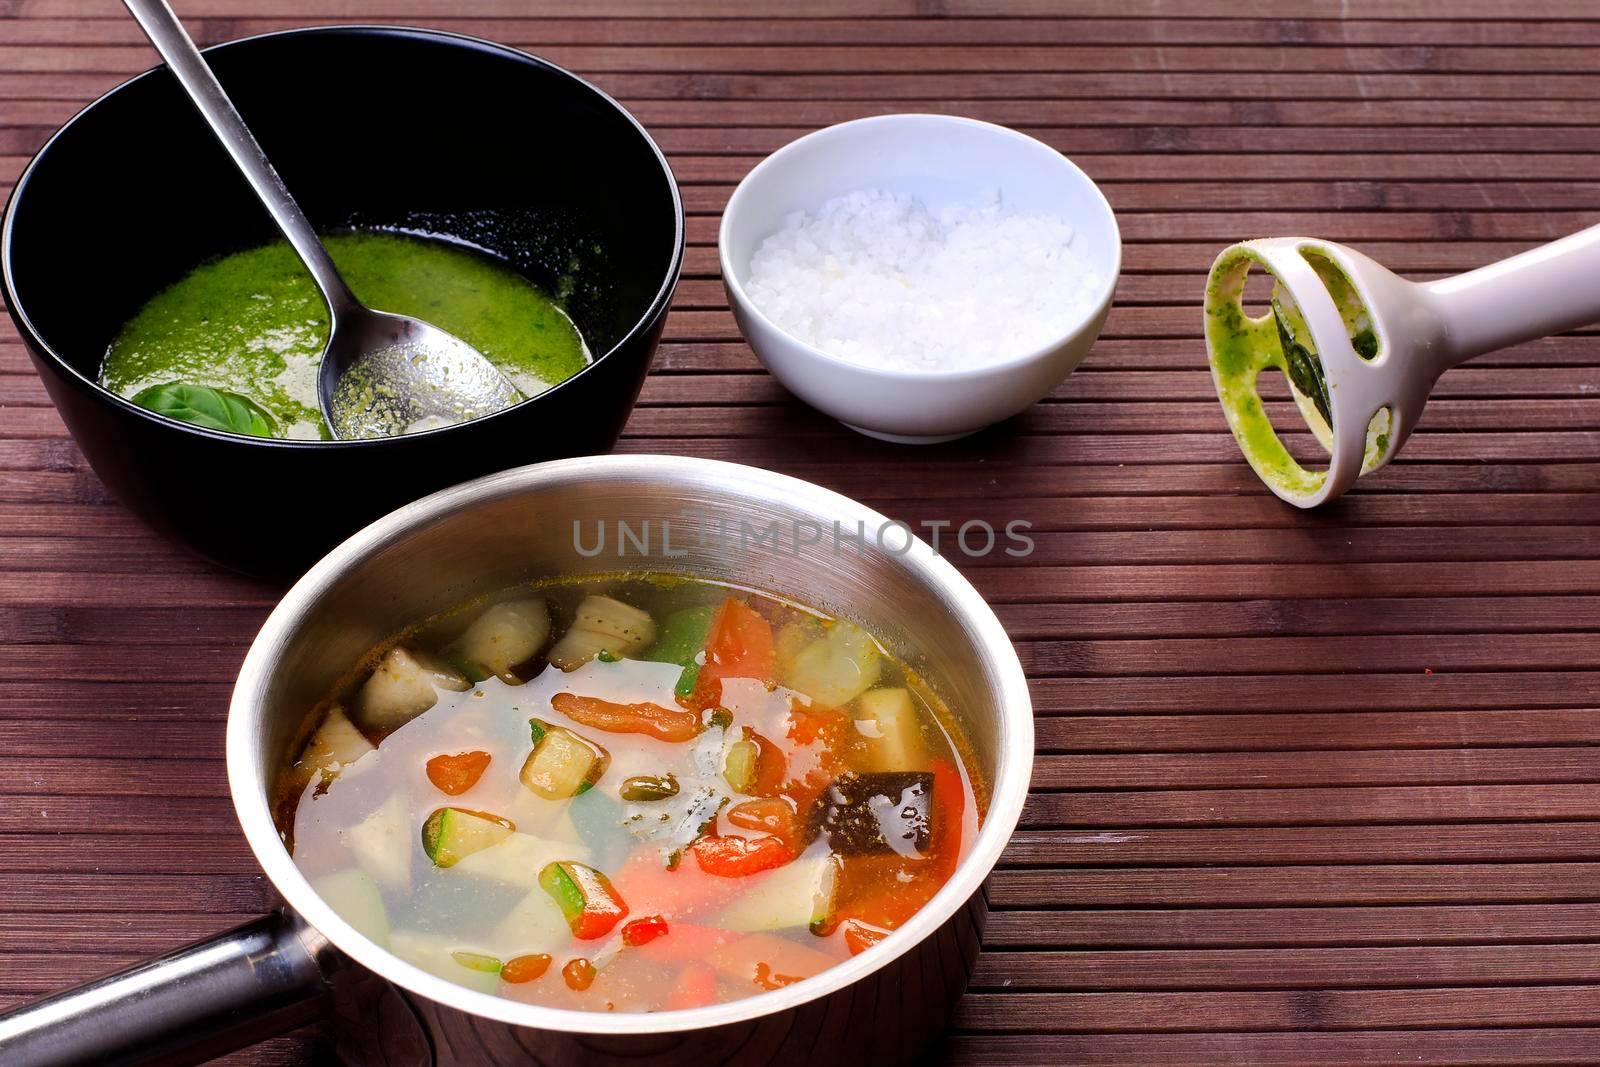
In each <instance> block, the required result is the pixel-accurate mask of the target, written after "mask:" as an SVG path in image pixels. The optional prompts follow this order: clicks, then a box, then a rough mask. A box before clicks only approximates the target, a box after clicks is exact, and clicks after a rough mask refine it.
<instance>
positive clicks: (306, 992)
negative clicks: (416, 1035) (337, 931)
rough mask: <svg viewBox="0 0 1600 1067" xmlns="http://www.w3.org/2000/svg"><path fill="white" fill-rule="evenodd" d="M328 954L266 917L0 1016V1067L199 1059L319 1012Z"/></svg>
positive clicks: (295, 925)
mask: <svg viewBox="0 0 1600 1067" xmlns="http://www.w3.org/2000/svg"><path fill="white" fill-rule="evenodd" d="M335 959H336V953H335V952H334V950H333V949H332V946H330V945H329V944H328V942H327V941H326V940H325V939H324V938H322V936H321V935H320V934H318V933H317V932H316V931H314V930H312V929H311V928H310V927H308V926H306V925H305V923H304V922H302V921H301V920H300V919H299V918H298V917H297V916H294V915H290V914H285V913H277V914H273V915H268V916H266V917H264V918H261V919H256V920H255V921H253V922H249V923H246V924H245V925H243V926H240V927H238V928H237V929H234V930H229V931H228V932H227V933H224V934H218V935H217V936H216V937H212V938H208V939H206V940H204V941H197V942H195V943H194V944H192V945H189V946H187V947H185V948H180V949H178V950H176V951H174V952H169V953H167V954H166V955H165V956H158V957H156V958H155V959H152V960H146V961H145V962H144V963H139V964H135V965H134V966H132V967H129V968H128V969H127V970H123V971H118V972H117V973H115V974H109V975H106V976H105V977H103V978H97V979H95V980H94V981H92V982H88V983H85V984H84V985H81V986H78V987H77V988H76V989H69V990H67V991H66V992H63V993H56V994H54V995H53V996H48V997H45V998H44V999H42V1000H36V1001H34V1002H33V1003H31V1004H25V1005H23V1006H22V1007H20V1008H17V1009H16V1010H14V1011H11V1012H8V1013H6V1014H4V1015H0V1063H4V1064H13V1063H15V1064H27V1065H28V1067H68V1065H73V1067H76V1065H79V1064H97V1065H100V1064H104V1065H110V1064H142V1063H160V1064H172V1065H187V1064H194V1063H203V1062H204V1061H206V1060H209V1059H213V1058H215V1057H217V1056H221V1055H224V1054H226V1053H228V1052H232V1051H234V1050H235V1049H240V1048H243V1047H245V1046H246V1045H250V1044H254V1043H255V1042H257V1041H262V1040H265V1039H266V1038H268V1037H272V1036H273V1035H275V1034H281V1033H284V1032H285V1031H288V1030H292V1029H294V1028H295V1027H298V1026H302V1025H304V1024H306V1023H308V1022H312V1021H314V1020H315V1019H317V1018H318V1017H320V1016H321V1015H322V1014H323V1012H324V1011H325V1010H326V1004H327V1001H328V994H329V992H330V986H329V984H328V973H329V971H331V969H332V967H331V964H332V962H333V961H334V960H335Z"/></svg>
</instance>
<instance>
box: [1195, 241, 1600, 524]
mask: <svg viewBox="0 0 1600 1067" xmlns="http://www.w3.org/2000/svg"><path fill="white" fill-rule="evenodd" d="M1252 263H1255V264H1259V265H1260V266H1263V267H1265V268H1266V269H1267V271H1268V272H1270V273H1271V274H1272V276H1273V278H1274V282H1275V284H1274V287H1273V294H1272V309H1271V311H1270V312H1269V313H1268V314H1267V315H1265V316H1262V317H1260V318H1256V319H1251V318H1248V317H1246V316H1244V315H1243V312H1242V309H1241V308H1240V306H1239V299H1240V297H1241V296H1242V295H1243V291H1244V283H1245V275H1246V274H1247V273H1248V271H1249V268H1250V266H1251V264H1252ZM1596 277H1600V226H1594V227H1591V228H1589V229H1587V230H1584V231H1582V232H1580V233H1575V234H1572V235H1571V236H1570V237H1563V238H1562V239H1561V240H1559V241H1552V242H1551V243H1550V244H1547V245H1542V246H1540V247H1538V248H1534V249H1530V250H1529V251H1527V252H1523V253H1521V254H1520V255H1516V256H1512V257H1511V258H1509V259H1505V260H1501V261H1500V262H1498V263H1491V264H1489V265H1488V266H1486V267H1479V268H1478V269H1477V270H1472V271H1468V272H1466V273H1465V274H1458V275H1455V276H1454V277H1451V278H1443V279H1441V280H1439V281H1433V282H1411V281H1407V280H1406V279H1404V278H1401V277H1399V276H1398V275H1396V274H1394V273H1393V272H1391V271H1389V270H1388V269H1387V268H1385V267H1384V266H1383V265H1382V264H1380V263H1377V262H1375V261H1374V260H1372V259H1370V258H1368V257H1367V256H1365V255H1363V254H1361V253H1360V252H1357V251H1356V250H1355V249H1353V248H1349V247H1347V246H1345V245H1341V244H1336V243H1334V242H1332V241H1319V240H1315V239H1312V238H1309V237H1273V238H1266V239H1263V240H1257V241H1246V242H1244V243H1243V244H1237V245H1234V246H1232V247H1231V248H1228V249H1225V250H1224V251H1223V252H1222V253H1221V254H1220V255H1219V256H1217V260H1216V263H1214V264H1213V265H1212V268H1211V280H1210V283H1209V284H1208V286H1207V289H1206V345H1207V348H1208V349H1209V351H1210V356H1211V370H1212V376H1213V378H1214V379H1215V382H1216V385H1217V390H1218V392H1219V394H1221V395H1222V398H1223V408H1224V410H1225V411H1226V412H1227V416H1228V422H1229V425H1230V426H1231V427H1232V428H1233V431H1234V436H1235V437H1236V438H1237V439H1238V441H1239V444H1240V446H1241V447H1242V448H1243V450H1244V453H1245V458H1247V459H1248V460H1249V461H1250V465H1251V466H1252V467H1254V468H1255V470H1256V473H1257V474H1259V475H1261V478H1262V480H1263V481H1265V482H1266V483H1267V485H1268V487H1269V488H1271V489H1272V491H1273V492H1274V493H1277V494H1278V496H1280V497H1282V498H1283V499H1284V500H1287V501H1289V502H1290V503H1291V504H1295V505H1298V506H1299V507H1303V508H1304V507H1313V506H1315V505H1317V504H1321V503H1324V502H1326V501H1328V500H1332V499H1334V498H1335V497H1337V496H1339V495H1340V494H1342V493H1343V492H1344V491H1345V490H1347V489H1349V488H1350V486H1352V485H1353V484H1355V480H1356V479H1357V478H1358V477H1360V476H1361V475H1363V474H1368V473H1370V472H1372V471H1374V470H1377V469H1378V468H1379V467H1381V466H1383V465H1384V464H1385V463H1387V462H1389V460H1391V459H1392V458H1394V455H1395V453H1396V452H1398V451H1399V450H1400V446H1401V445H1403V444H1405V442H1406V439H1407V438H1408V437H1409V436H1410V435H1411V431H1412V430H1413V429H1414V428H1415V427H1416V425H1417V419H1418V418H1420V417H1421V415H1422V408H1423V405H1424V404H1425V403H1426V402H1427V400H1428V394H1429V393H1431V392H1432V391H1433V387H1434V384H1435V383H1436V382H1437V381H1438V380H1439V376H1440V375H1442V374H1443V373H1444V372H1445V371H1447V370H1449V369H1450V368H1451V367H1455V366H1458V365H1459V364H1461V363H1464V362H1466V361H1467V360H1469V359H1471V358H1472V357H1473V356H1478V355H1482V354H1483V353H1485V352H1492V351H1495V350H1496V349H1500V348H1505V347H1507V346H1509V345H1514V344H1520V343H1522V342H1524V341H1531V340H1534V339H1536V338H1540V337H1548V336H1550V335H1551V334H1555V333H1561V332H1563V331H1566V330H1571V329H1576V328H1577V327H1579V326H1583V325H1586V324H1588V323H1592V322H1596V321H1600V285H1597V284H1596V282H1595V279H1596ZM1271 367H1276V368H1278V369H1281V370H1282V371H1283V372H1284V374H1285V377H1287V378H1288V380H1289V385H1290V387H1291V389H1292V392H1293V395H1294V399H1295V403H1296V405H1297V406H1298V407H1299V409H1300V413H1301V415H1302V416H1304V418H1305V421H1306V424H1307V425H1308V426H1309V428H1310V429H1311V431H1312V434H1313V435H1314V436H1315V437H1316V438H1317V440H1318V441H1319V442H1320V443H1321V444H1322V446H1323V448H1325V449H1327V450H1328V453H1329V465H1328V469H1327V470H1326V471H1314V470H1307V469H1306V468H1305V467H1303V466H1301V465H1300V463H1299V462H1298V461H1296V460H1295V459H1293V458H1292V457H1290V456H1289V455H1288V453H1287V451H1286V450H1285V449H1284V447H1283V445H1282V442H1280V441H1279V440H1278V438H1277V436H1276V434H1275V433H1274V432H1271V431H1270V430H1267V428H1266V427H1265V425H1264V424H1265V420H1266V415H1265V413H1264V409H1263V406H1262V404H1261V403H1260V395H1259V394H1258V393H1256V392H1255V385H1254V380H1255V376H1256V375H1258V374H1260V373H1261V372H1262V371H1264V370H1267V369H1268V368H1271ZM1230 400H1231V401H1233V402H1230ZM1240 401H1242V402H1240Z"/></svg>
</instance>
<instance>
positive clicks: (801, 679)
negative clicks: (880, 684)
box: [784, 620, 883, 708]
mask: <svg viewBox="0 0 1600 1067" xmlns="http://www.w3.org/2000/svg"><path fill="white" fill-rule="evenodd" d="M882 672H883V658H882V657H881V656H880V655H879V654H878V646H877V643H876V642H874V641H873V640H872V636H871V635H870V634H868V633H867V632H866V631H865V630H863V629H861V627H859V626H853V625H851V624H850V623H848V622H845V621H843V620H840V621H839V622H836V623H834V624H833V627H832V628H831V629H829V630H828V632H827V634H826V636H824V637H823V638H822V639H821V640H820V641H813V642H812V643H811V644H810V645H808V646H806V647H805V648H804V649H802V650H801V651H800V652H799V653H798V654H797V655H796V656H795V658H794V663H793V665H792V666H791V667H790V668H789V672H788V676H787V677H786V678H785V679H784V682H785V684H787V685H788V686H789V688H791V689H795V690H798V691H799V692H801V693H804V694H805V695H806V696H808V697H810V698H811V699H812V700H813V701H815V702H816V703H817V704H818V705H820V706H822V707H825V708H842V707H844V706H845V705H846V704H848V703H850V701H852V700H854V699H855V698H856V697H858V696H860V695H861V694H862V693H864V692H866V691H867V690H868V689H870V688H872V686H873V685H874V684H875V683H876V682H877V680H878V675H879V674H881V673H882Z"/></svg>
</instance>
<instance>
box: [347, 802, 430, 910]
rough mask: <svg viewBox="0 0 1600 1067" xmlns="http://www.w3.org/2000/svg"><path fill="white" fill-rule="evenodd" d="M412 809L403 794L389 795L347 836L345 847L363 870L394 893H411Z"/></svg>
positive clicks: (348, 832)
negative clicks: (346, 846) (348, 848)
mask: <svg viewBox="0 0 1600 1067" xmlns="http://www.w3.org/2000/svg"><path fill="white" fill-rule="evenodd" d="M411 828H412V822H411V809H410V805H409V804H408V803H407V797H406V794H405V793H404V792H394V793H391V794H389V799H388V800H386V801H384V802H383V806H382V807H380V808H379V809H378V810H377V811H375V812H373V813H372V814H371V815H368V816H367V817H366V818H365V819H363V820H362V821H361V822H359V823H357V824H356V825H355V826H352V827H351V828H350V829H348V830H346V831H345V832H344V839H345V843H346V844H348V845H349V846H350V851H351V853H353V854H354V855H355V858H356V862H358V863H360V864H361V868H362V870H364V871H366V872H367V873H368V874H370V875H371V876H372V878H373V880H374V881H376V882H377V883H378V884H379V885H381V886H383V888H385V889H387V890H389V891H390V892H393V893H399V894H405V893H408V892H410V890H411V856H412V847H413V846H412V841H413V840H415V839H414V838H413V837H412V836H411Z"/></svg>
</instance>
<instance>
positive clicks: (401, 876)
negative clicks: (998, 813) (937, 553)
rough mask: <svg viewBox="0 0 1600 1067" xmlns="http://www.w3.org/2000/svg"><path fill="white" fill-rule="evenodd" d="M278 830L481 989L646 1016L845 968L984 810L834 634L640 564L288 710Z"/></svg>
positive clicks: (961, 842)
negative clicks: (298, 726)
mask: <svg viewBox="0 0 1600 1067" xmlns="http://www.w3.org/2000/svg"><path fill="white" fill-rule="evenodd" d="M311 721H312V722H313V723H314V729H313V730H312V731H311V736H310V738H309V740H308V741H307V742H306V743H305V745H304V747H303V750H302V751H301V752H300V754H299V757H298V759H297V760H296V761H295V762H294V763H293V765H292V766H291V767H289V768H288V770H287V771H286V772H285V773H284V775H283V781H282V784H281V790H280V795H279V802H278V808H277V810H278V822H279V830H280V832H281V833H282V835H283V838H284V840H285V842H286V843H287V844H288V845H289V847H290V849H291V851H292V853H293V856H294V859H295V862H296V863H297V864H298V865H299V866H300V868H301V869H302V870H303V871H304V872H305V874H306V875H307V877H308V878H309V879H311V881H312V883H313V885H314V886H315V888H316V889H317V891H318V893H319V894H320V895H321V896H322V898H323V899H324V900H325V901H326V902H327V903H328V904H329V905H330V906H332V907H333V908H334V910H335V911H337V912H338V913H339V914H340V915H341V916H342V917H343V918H345V919H346V920H347V921H349V922H350V923H351V924H352V925H353V926H355V927H356V928H357V929H358V930H361V931H362V932H363V933H364V934H366V935H367V936H368V937H370V938H372V939H373V940H374V941H377V942H378V943H379V944H382V945H385V946H386V947H387V948H388V949H389V950H390V951H392V952H393V953H395V954H396V955H398V956H400V957H401V958H403V959H405V960H407V961H409V962H411V963H413V964H415V965H416V966H418V967H420V968H422V969H423V970H426V971H429V972H431V973H433V974H436V975H439V976H441V977H443V978H447V979H449V980H451V981H454V982H457V983H460V984H462V985H465V986H469V987H471V988H474V989H479V990H482V991H483V992H486V993H495V994H498V995H500V996H504V997H509V998H512V999H516V1000H523V1001H528V1002H532V1003H538V1004H544V1005H549V1006H555V1007H563V1008H574V1009H581V1010H592V1011H663V1010H673V1009H678V1008H690V1007H699V1006H704V1005H707V1004H712V1003H717V1002H721V1001H729V1000H736V999H739V998H742V997H748V996H752V995H755V994H758V993H761V992H763V991H766V990H772V989H778V988H781V987H783V986H786V985H789V984H791V983H794V982H797V981H800V980H802V979H805V978H808V977H810V976H812V975H815V974H817V973H819V972H821V971H824V970H826V969H827V968H829V967H831V966H832V965H834V964H835V963H837V962H839V961H841V960H844V959H847V958H849V957H850V956H852V955H854V954H857V953H860V952H864V951H870V950H871V949H872V947H873V946H874V945H876V944H877V943H878V942H879V941H881V940H882V939H883V938H885V937H887V936H890V935H891V933H892V931H893V930H894V929H895V928H896V927H898V926H900V925H901V924H903V923H904V922H905V921H906V920H907V919H909V918H910V917H911V916H912V915H913V914H914V913H915V912H916V911H917V909H919V908H920V907H922V905H924V904H925V903H926V902H927V901H928V900H929V899H930V898H931V897H932V896H933V895H934V893H935V892H937V891H938V889H939V887H940V886H942V885H943V884H944V883H945V881H946V880H948V878H949V877H950V875H951V873H952V872H953V871H954V869H955V867H956V865H957V863H958V862H959V861H960V858H961V857H962V855H963V854H964V852H965V850H966V849H967V848H968V847H970V844H971V842H972V840H973V838H974V836H975V834H976V832H977V827H978V822H979V818H980V815H981V811H982V806H983V804H984V802H985V796H984V793H983V789H982V784H981V783H980V782H978V781H976V780H975V779H974V778H973V776H972V775H971V774H970V761H968V760H967V759H965V758H964V756H963V753H964V752H965V751H966V745H965V742H964V741H963V739H962V737H961V735H960V733H959V731H958V729H957V728H956V725H955V723H956V718H955V717H954V716H953V715H952V714H951V713H950V712H949V710H948V709H946V708H945V707H944V706H943V705H941V704H940V703H939V701H938V699H937V698H936V697H935V696H933V694H932V693H931V692H930V691H929V690H928V689H927V687H926V686H925V685H924V684H923V683H922V682H921V681H920V679H918V678H917V676H916V675H915V674H914V673H912V672H911V671H910V670H909V669H908V668H907V667H906V666H905V665H904V664H902V663H900V662H898V661H897V660H896V659H895V658H894V657H893V656H891V655H889V654H888V653H887V652H886V651H885V649H884V648H883V647H882V646H881V645H880V644H879V643H878V642H877V641H876V640H874V639H873V638H872V637H871V635H869V634H868V633H866V632H865V631H863V630H861V629H860V628H858V627H856V626H854V625H852V624H851V623H849V622H847V621H844V620H841V619H833V618H829V617H827V616H825V615H823V614H821V613H818V612H815V611H811V610H809V609H807V608H804V607H800V606H798V605H795V604H793V603H790V602H787V601H783V600H779V599H776V598H773V597H769V596H765V595H762V594H759V593H755V592H751V591H748V590H742V589H734V588H730V587H727V586H723V585H719V584H715V583H710V582H703V581H695V580H688V579H681V578H666V577H657V576H643V577H632V578H625V579H611V580H602V581H572V582H555V583H545V584H540V585H537V586H527V587H520V588H518V589H514V590H508V591H506V592H504V593H502V594H500V595H498V596H496V597H493V598H490V599H489V600H488V601H479V602H476V603H474V604H471V605H468V606H466V607H464V608H462V609H459V610H457V611H454V612H451V613H449V614H447V615H445V616H442V617H440V618H437V619H434V620H431V621H429V622H428V623H425V624H423V625H421V626H419V627H417V628H415V629H414V630H411V631H408V632H407V633H406V634H404V635H402V636H401V638H400V639H399V640H398V641H396V642H393V643H391V644H389V645H388V646H386V647H384V648H382V649H380V650H378V652H377V653H375V654H374V656H373V657H371V658H370V659H369V661H368V663H367V664H366V665H365V667H364V669H362V670H361V671H359V672H357V673H356V674H354V675H353V676H352V679H351V683H350V684H348V685H346V686H343V687H341V691H340V692H338V693H335V694H333V695H332V696H331V697H330V698H329V699H328V700H327V701H325V702H324V704H323V705H322V707H321V708H319V709H318V712H317V713H316V714H315V715H314V716H313V717H312V720H311Z"/></svg>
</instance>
